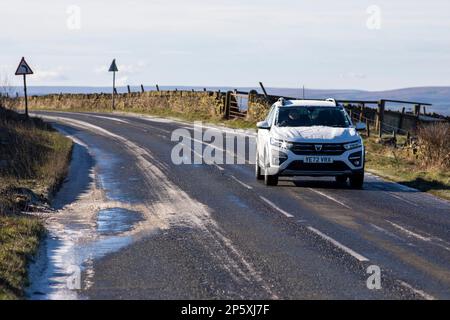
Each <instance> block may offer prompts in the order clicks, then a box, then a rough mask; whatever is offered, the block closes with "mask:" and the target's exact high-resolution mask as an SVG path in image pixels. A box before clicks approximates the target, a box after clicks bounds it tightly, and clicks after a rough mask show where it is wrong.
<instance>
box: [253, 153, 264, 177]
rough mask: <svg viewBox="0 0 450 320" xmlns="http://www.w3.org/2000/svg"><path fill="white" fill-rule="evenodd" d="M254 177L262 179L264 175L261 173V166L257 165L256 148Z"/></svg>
mask: <svg viewBox="0 0 450 320" xmlns="http://www.w3.org/2000/svg"><path fill="white" fill-rule="evenodd" d="M255 177H256V180H263V179H264V176H263V175H262V173H261V167H260V166H259V155H258V150H256V163H255Z"/></svg>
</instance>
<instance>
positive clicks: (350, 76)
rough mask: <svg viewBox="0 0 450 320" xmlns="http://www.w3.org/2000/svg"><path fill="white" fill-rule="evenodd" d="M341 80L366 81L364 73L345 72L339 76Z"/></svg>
mask: <svg viewBox="0 0 450 320" xmlns="http://www.w3.org/2000/svg"><path fill="white" fill-rule="evenodd" d="M339 78H341V79H366V78H367V75H366V74H364V73H356V72H347V73H343V74H340V75H339Z"/></svg>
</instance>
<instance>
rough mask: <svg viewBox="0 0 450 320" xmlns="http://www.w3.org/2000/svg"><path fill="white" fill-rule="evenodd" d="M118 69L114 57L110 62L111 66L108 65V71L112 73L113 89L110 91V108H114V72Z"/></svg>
mask: <svg viewBox="0 0 450 320" xmlns="http://www.w3.org/2000/svg"><path fill="white" fill-rule="evenodd" d="M118 71H119V69H118V68H117V65H116V59H114V60H113V61H112V63H111V66H110V67H109V72H112V73H113V91H112V109H113V110H115V106H114V95H115V93H116V72H118Z"/></svg>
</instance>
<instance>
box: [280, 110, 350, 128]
mask: <svg viewBox="0 0 450 320" xmlns="http://www.w3.org/2000/svg"><path fill="white" fill-rule="evenodd" d="M276 123H277V126H279V127H311V126H326V127H343V128H347V127H349V126H350V124H351V123H350V121H349V119H348V117H347V116H346V114H345V111H344V109H343V108H340V107H335V108H333V107H288V108H280V111H279V113H278V119H277V122H276Z"/></svg>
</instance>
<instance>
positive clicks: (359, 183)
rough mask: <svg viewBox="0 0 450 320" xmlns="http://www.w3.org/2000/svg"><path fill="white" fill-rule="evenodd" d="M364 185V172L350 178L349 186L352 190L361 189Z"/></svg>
mask: <svg viewBox="0 0 450 320" xmlns="http://www.w3.org/2000/svg"><path fill="white" fill-rule="evenodd" d="M363 184H364V172H363V173H355V174H352V175H351V176H350V186H351V187H352V188H354V189H362V187H363Z"/></svg>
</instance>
